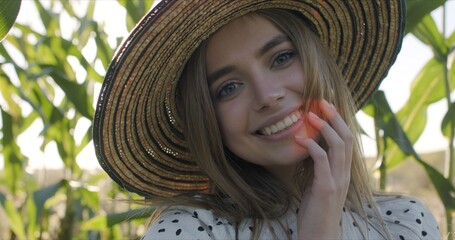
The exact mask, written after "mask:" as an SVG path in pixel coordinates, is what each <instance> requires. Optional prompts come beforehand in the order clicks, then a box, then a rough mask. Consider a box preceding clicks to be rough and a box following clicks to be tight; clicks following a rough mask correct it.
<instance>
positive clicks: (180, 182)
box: [94, 0, 405, 197]
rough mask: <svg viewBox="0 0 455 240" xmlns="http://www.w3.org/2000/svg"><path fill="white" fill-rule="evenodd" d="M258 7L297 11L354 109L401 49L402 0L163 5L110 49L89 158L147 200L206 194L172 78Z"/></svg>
mask: <svg viewBox="0 0 455 240" xmlns="http://www.w3.org/2000/svg"><path fill="white" fill-rule="evenodd" d="M265 8H282V9H288V10H292V11H296V12H299V13H301V14H302V15H303V17H304V18H306V19H307V20H308V21H309V22H311V23H312V25H313V26H314V29H315V30H316V31H317V34H318V35H319V37H320V39H321V40H322V42H323V44H324V45H325V46H327V48H328V49H329V51H330V52H331V54H332V55H333V56H334V57H335V59H336V61H337V63H338V65H339V67H340V69H341V70H342V72H343V74H344V75H345V77H346V79H348V83H347V84H348V86H349V88H350V89H351V94H352V96H353V97H354V99H355V101H356V103H357V107H358V108H359V107H360V106H362V105H363V104H364V103H365V101H366V100H367V99H368V98H369V96H370V95H371V94H372V92H374V91H375V90H376V89H377V87H378V85H379V83H380V81H381V80H382V79H383V78H384V77H385V76H386V74H387V72H388V70H389V68H390V67H391V65H392V63H393V62H394V61H395V58H396V56H397V54H398V52H399V49H400V47H401V41H402V37H403V30H404V22H405V6H404V0H381V1H377V0H325V1H322V0H300V1H295V0H237V1H233V0H192V1H182V0H163V1H162V2H161V3H159V4H158V5H157V6H156V7H155V8H154V9H152V10H151V11H150V12H149V13H148V14H147V15H146V16H145V17H144V18H143V19H142V20H141V21H140V22H139V23H138V24H137V26H136V27H135V29H134V30H133V31H132V32H131V34H130V35H129V37H128V38H127V39H126V40H125V41H124V43H123V45H122V46H121V47H120V48H119V49H118V51H117V52H116V54H115V57H114V59H113V60H112V63H111V65H110V66H109V69H108V71H107V73H106V77H105V80H104V83H103V86H102V89H101V93H100V96H99V99H98V104H97V109H96V115H95V119H94V143H95V150H96V154H97V157H98V160H99V162H100V164H101V166H102V167H103V168H104V170H105V171H106V172H107V173H108V174H109V175H110V177H111V178H112V179H114V180H115V181H116V182H117V183H118V184H120V186H122V187H124V188H126V189H128V190H130V191H133V192H136V193H139V194H141V195H143V196H146V197H150V196H174V195H176V194H179V193H195V194H196V193H201V192H207V191H208V187H209V183H210V180H209V179H208V178H207V177H206V176H204V175H203V174H202V173H201V172H200V170H199V168H198V166H197V165H196V164H195V163H194V161H193V160H192V159H191V156H190V154H189V152H188V150H187V143H186V142H185V140H184V137H183V133H182V127H181V126H182V124H181V120H180V119H179V118H178V115H177V109H176V108H177V106H176V105H175V102H176V99H175V98H176V96H175V90H176V85H177V81H178V79H179V76H180V74H181V73H182V70H183V68H184V65H185V63H186V61H187V60H188V59H189V58H190V56H191V54H192V53H193V51H194V50H195V49H196V48H197V46H198V45H199V44H200V43H201V42H202V41H203V40H205V39H207V38H208V36H209V35H210V34H212V33H213V32H214V31H216V30H217V29H219V28H220V27H222V26H223V25H224V24H226V23H228V22H229V21H230V20H232V19H234V18H236V17H239V16H242V15H245V14H247V13H249V12H252V11H255V10H258V9H265Z"/></svg>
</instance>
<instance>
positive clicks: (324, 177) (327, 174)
mask: <svg viewBox="0 0 455 240" xmlns="http://www.w3.org/2000/svg"><path fill="white" fill-rule="evenodd" d="M295 140H296V142H297V143H298V144H299V145H301V146H302V147H304V148H305V149H307V150H308V153H309V154H310V156H311V158H312V159H313V162H314V180H313V190H314V189H317V191H318V192H320V191H325V190H326V191H332V190H333V189H334V186H333V180H332V179H333V177H332V173H331V168H330V164H329V160H328V157H327V153H326V152H325V151H324V149H322V148H321V146H319V144H317V143H316V142H315V141H314V140H313V139H311V138H306V137H302V136H295Z"/></svg>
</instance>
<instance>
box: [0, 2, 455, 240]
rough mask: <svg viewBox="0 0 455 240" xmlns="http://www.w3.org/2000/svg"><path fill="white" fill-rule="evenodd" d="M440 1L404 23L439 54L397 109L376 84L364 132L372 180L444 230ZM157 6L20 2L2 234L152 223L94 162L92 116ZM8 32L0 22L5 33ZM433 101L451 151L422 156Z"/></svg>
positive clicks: (3, 141) (4, 108)
mask: <svg viewBox="0 0 455 240" xmlns="http://www.w3.org/2000/svg"><path fill="white" fill-rule="evenodd" d="M6 2H9V3H12V2H15V0H1V6H0V9H6V6H7V5H6V4H5V3H6ZM17 2H18V3H20V1H17ZM445 4H446V1H443V0H423V1H419V0H407V13H408V15H407V18H408V25H407V29H406V32H407V33H408V34H409V35H412V36H413V37H414V38H416V39H418V41H420V42H421V43H422V45H421V46H422V49H415V51H428V50H429V51H430V52H431V54H432V56H431V57H430V60H429V61H428V62H427V63H426V64H424V66H423V67H422V68H421V69H419V70H418V74H417V75H416V76H415V78H414V79H413V82H412V84H411V86H410V88H411V89H410V96H409V98H408V99H407V100H406V101H405V103H404V104H403V106H401V107H400V108H399V109H395V110H393V111H392V108H391V107H390V104H389V101H391V100H389V101H388V100H387V98H386V94H385V93H384V92H382V91H379V92H378V93H377V94H375V95H374V97H373V99H372V100H371V101H370V103H369V104H368V105H366V106H365V107H364V109H363V110H362V114H363V115H365V116H367V118H369V119H370V121H371V122H372V123H373V125H374V127H373V131H367V130H366V131H365V132H366V134H365V137H367V138H371V139H373V140H374V148H375V151H374V152H375V156H374V157H370V158H369V160H368V163H369V166H370V169H371V176H372V179H373V180H374V181H373V183H374V184H375V187H376V188H377V189H378V190H387V191H404V192H406V193H409V194H412V195H416V196H418V197H421V198H422V199H423V200H424V202H425V203H426V204H427V205H428V206H429V207H430V208H431V210H432V211H433V212H434V213H435V216H436V217H437V219H438V222H439V224H440V226H441V233H442V234H443V236H448V235H447V232H448V229H449V231H452V214H453V211H454V210H455V199H454V196H455V188H454V184H453V183H454V170H455V166H454V164H455V157H454V143H453V139H454V125H455V101H454V97H455V94H454V92H455V91H454V88H455V70H454V68H453V65H454V61H453V58H454V55H455V51H454V46H455V32H453V31H452V32H446V31H445V30H444V29H446V28H445V25H446V24H447V22H446V21H447V19H449V18H448V15H449V14H453V13H451V12H448V11H445V10H444V5H445ZM152 5H153V1H151V0H102V1H95V0H71V1H68V0H42V1H39V0H25V1H22V5H21V6H20V7H21V9H20V11H21V12H20V15H19V18H18V19H17V21H16V23H15V24H14V26H13V27H12V29H11V31H10V32H9V34H8V35H7V36H6V37H5V38H4V39H3V41H2V42H1V43H0V109H1V116H0V127H1V128H0V160H2V161H3V168H2V169H0V204H1V207H0V217H2V218H3V219H6V220H7V221H0V239H135V238H139V237H140V236H141V235H142V234H144V232H145V231H146V229H147V218H148V216H149V215H150V213H151V212H152V211H153V206H145V205H139V204H135V203H134V201H132V200H139V199H140V197H139V196H137V195H135V194H131V193H128V192H126V191H124V190H123V189H120V188H119V187H118V186H117V185H116V184H113V183H112V181H111V180H110V178H108V176H107V175H106V174H105V173H104V172H102V171H101V170H100V169H99V167H97V160H96V158H95V156H94V154H93V146H92V142H91V140H92V133H91V131H92V129H91V119H92V118H93V115H94V106H95V102H96V100H97V94H98V92H99V89H100V85H101V82H102V80H103V76H104V74H105V71H106V69H107V67H108V64H109V62H110V60H111V58H112V56H113V54H114V51H115V49H116V48H117V47H118V46H119V45H120V43H121V41H122V38H123V37H125V36H126V35H127V32H128V31H130V30H131V29H132V28H133V27H134V25H135V23H137V22H138V21H139V20H140V19H141V18H142V16H144V15H145V13H146V12H147V11H148V10H149V9H150V8H151V6H152ZM441 8H442V11H441ZM12 9H14V8H12ZM111 9H115V11H112V10H111ZM435 9H439V10H440V11H441V12H442V14H439V15H438V16H439V17H440V19H437V22H440V23H442V26H443V27H442V28H438V27H437V24H436V21H435V19H434V18H433V17H432V15H430V13H431V12H433V11H434V10H435ZM3 15H5V16H6V15H15V14H14V11H12V10H9V11H0V26H3V25H4V26H6V28H5V29H7V28H8V21H4V20H3V19H13V20H14V17H11V16H10V17H6V18H3ZM108 21H112V22H108ZM4 34H6V31H5V30H3V29H2V28H1V27H0V38H1V37H2V36H3V35H4ZM389 77H392V76H389ZM434 104H444V105H445V106H446V108H445V110H444V113H443V117H442V120H441V121H440V122H439V123H438V124H440V126H439V127H438V131H440V132H441V135H442V136H444V139H445V140H444V146H441V148H442V149H444V151H443V152H438V153H434V154H429V155H421V154H419V153H417V152H416V151H415V149H414V146H415V143H416V142H417V140H418V139H419V138H420V137H421V136H422V132H423V131H424V129H425V127H426V126H427V125H428V119H430V118H431V117H432V116H429V115H428V109H429V108H430V107H431V106H432V105H434ZM367 133H368V134H367ZM19 142H20V143H21V144H19ZM35 148H36V149H35ZM34 155H39V156H40V157H37V159H38V163H37V162H36V159H32V158H33V157H36V156H34ZM0 166H1V165H0ZM405 170H407V171H406V172H408V174H403V172H405ZM3 216H4V217H3ZM448 239H454V237H453V235H449V236H448Z"/></svg>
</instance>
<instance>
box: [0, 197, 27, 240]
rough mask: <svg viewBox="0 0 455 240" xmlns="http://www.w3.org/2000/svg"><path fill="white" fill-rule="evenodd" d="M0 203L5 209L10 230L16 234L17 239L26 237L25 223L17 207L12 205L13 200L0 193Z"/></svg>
mask: <svg viewBox="0 0 455 240" xmlns="http://www.w3.org/2000/svg"><path fill="white" fill-rule="evenodd" d="M0 204H1V205H2V207H3V210H5V214H6V217H7V219H8V223H9V225H10V228H11V230H12V231H13V232H14V234H16V236H17V238H18V239H27V237H26V233H25V224H24V221H23V219H22V217H21V214H20V212H19V209H17V208H16V206H14V202H13V201H11V200H9V199H7V198H6V197H5V195H3V194H2V193H0Z"/></svg>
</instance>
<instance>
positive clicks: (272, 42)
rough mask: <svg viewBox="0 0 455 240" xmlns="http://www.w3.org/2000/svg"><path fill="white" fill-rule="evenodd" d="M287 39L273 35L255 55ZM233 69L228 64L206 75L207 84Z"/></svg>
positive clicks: (258, 55)
mask: <svg viewBox="0 0 455 240" xmlns="http://www.w3.org/2000/svg"><path fill="white" fill-rule="evenodd" d="M287 41H290V40H289V38H288V37H287V36H285V35H278V36H275V37H273V38H272V39H270V41H268V42H267V43H266V44H265V45H264V46H262V47H261V48H260V49H259V51H258V52H257V54H256V56H257V57H261V56H262V55H264V54H266V53H267V52H268V51H269V50H270V49H272V48H274V47H275V46H277V45H280V44H281V43H283V42H287ZM234 70H235V67H234V66H232V65H229V66H226V67H223V68H221V69H219V70H217V71H215V72H213V73H212V74H210V75H209V76H208V77H207V82H208V85H209V86H210V85H212V83H213V82H214V81H215V80H216V79H218V78H220V77H222V76H224V75H226V74H228V73H230V72H233V71H234Z"/></svg>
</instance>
